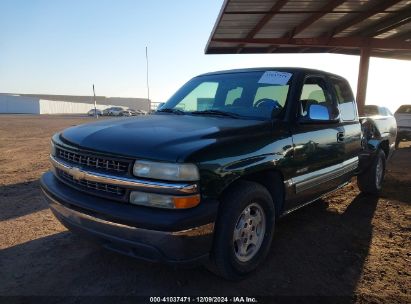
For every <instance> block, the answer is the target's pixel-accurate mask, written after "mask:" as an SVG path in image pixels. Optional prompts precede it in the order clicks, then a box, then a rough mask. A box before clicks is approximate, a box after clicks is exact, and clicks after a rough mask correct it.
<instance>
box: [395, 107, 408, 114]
mask: <svg viewBox="0 0 411 304" xmlns="http://www.w3.org/2000/svg"><path fill="white" fill-rule="evenodd" d="M395 113H402V114H411V105H403V106H401V107H399V108H398V110H397V112H395Z"/></svg>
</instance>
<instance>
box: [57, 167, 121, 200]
mask: <svg viewBox="0 0 411 304" xmlns="http://www.w3.org/2000/svg"><path fill="white" fill-rule="evenodd" d="M57 173H58V175H59V176H60V178H62V179H63V180H64V181H65V182H67V183H69V184H72V185H74V186H78V187H81V188H87V189H92V190H95V191H97V192H100V193H102V194H103V193H107V194H108V193H109V194H114V195H116V196H124V195H125V193H126V189H125V188H122V187H119V186H116V185H109V184H103V183H97V182H92V181H88V180H76V179H74V178H73V176H72V175H70V174H68V173H67V172H64V171H62V170H59V169H57Z"/></svg>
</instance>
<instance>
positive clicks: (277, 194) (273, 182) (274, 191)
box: [224, 170, 285, 217]
mask: <svg viewBox="0 0 411 304" xmlns="http://www.w3.org/2000/svg"><path fill="white" fill-rule="evenodd" d="M239 180H246V181H250V182H256V183H259V184H260V185H263V186H264V187H265V188H266V189H267V190H268V192H269V193H270V195H271V198H272V199H273V202H274V205H275V211H276V216H277V217H278V216H280V215H281V213H282V211H283V207H284V196H285V189H284V178H283V175H282V174H281V172H279V171H277V170H264V171H260V172H256V173H252V174H248V175H244V176H242V177H241V178H239V179H237V180H236V181H234V182H233V185H234V184H235V183H236V182H237V181H239ZM231 186H232V185H230V186H229V187H228V188H227V189H226V190H225V191H227V190H228V189H230V188H231ZM225 191H224V192H225ZM228 191H229V190H228Z"/></svg>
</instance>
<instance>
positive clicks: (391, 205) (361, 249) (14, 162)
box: [0, 115, 411, 303]
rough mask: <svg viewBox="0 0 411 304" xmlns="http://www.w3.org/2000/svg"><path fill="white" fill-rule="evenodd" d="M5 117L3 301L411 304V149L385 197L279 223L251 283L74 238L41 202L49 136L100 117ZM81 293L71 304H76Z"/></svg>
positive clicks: (0, 130) (342, 200)
mask: <svg viewBox="0 0 411 304" xmlns="http://www.w3.org/2000/svg"><path fill="white" fill-rule="evenodd" d="M91 120H92V118H86V117H70V116H29V115H20V116H18V115H1V116H0V295H2V296H13V295H55V296H82V295H88V296H95V295H162V296H188V295H192V296H194V295H201V296H205V295H214V296H216V295H237V296H238V295H240V296H268V295H276V296H330V298H328V299H329V300H330V302H335V299H337V298H333V297H345V296H349V297H351V298H350V299H352V300H353V301H356V302H374V303H380V302H386V303H387V302H389V303H395V302H398V303H403V302H411V225H410V223H411V208H410V204H411V143H410V142H408V143H402V144H401V145H400V149H399V150H397V151H396V153H395V155H394V157H393V159H392V161H391V162H390V164H389V171H388V173H387V176H386V181H385V184H384V190H383V193H382V196H381V197H380V198H379V199H377V198H373V197H367V196H363V195H360V194H359V191H358V189H357V187H356V185H355V182H353V183H352V184H350V185H348V186H346V187H344V188H343V189H341V190H339V191H338V192H337V193H335V194H333V195H330V196H328V197H327V198H324V199H322V200H319V201H317V202H315V203H313V204H311V205H310V206H307V207H305V208H302V209H300V210H299V211H297V212H295V213H294V214H291V215H289V216H288V217H286V218H284V219H282V220H281V221H280V222H279V223H278V227H277V230H276V235H275V238H274V241H273V245H272V251H271V253H270V255H269V257H268V259H267V260H266V261H265V263H264V265H263V266H262V267H261V268H260V269H259V270H258V271H257V272H255V273H254V274H252V275H251V276H250V277H249V278H247V279H245V280H243V281H241V282H227V281H224V280H223V279H220V278H218V277H216V276H214V275H213V274H211V273H209V272H208V271H207V270H205V269H203V268H201V267H199V268H194V269H186V268H183V269H181V268H180V269H175V268H171V267H169V266H165V265H160V264H150V263H146V262H141V261H138V260H135V259H132V258H128V257H124V256H121V255H118V254H115V253H112V252H109V251H106V250H104V249H102V248H100V247H98V246H97V245H95V244H93V243H90V242H88V241H85V240H83V239H82V238H80V237H78V236H76V235H74V234H72V233H70V232H68V231H67V230H66V229H65V228H64V227H63V226H62V225H60V223H59V222H58V221H57V220H56V219H55V218H54V217H53V216H52V214H51V212H50V211H49V209H48V208H47V205H46V204H45V203H44V202H43V200H42V198H41V196H40V190H39V181H38V180H39V177H40V175H41V174H42V173H43V172H44V171H46V170H47V169H48V168H49V163H48V150H49V140H50V137H51V135H52V134H53V133H55V132H57V131H58V130H61V129H64V128H66V127H69V126H72V125H77V124H80V123H85V122H88V121H91ZM75 299H76V298H75V297H74V298H73V297H71V298H66V299H64V302H73V303H74V302H76V301H75Z"/></svg>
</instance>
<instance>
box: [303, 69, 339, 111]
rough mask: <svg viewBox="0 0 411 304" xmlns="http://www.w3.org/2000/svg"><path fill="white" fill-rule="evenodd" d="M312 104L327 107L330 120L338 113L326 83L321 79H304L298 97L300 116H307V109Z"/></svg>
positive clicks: (311, 77) (313, 77)
mask: <svg viewBox="0 0 411 304" xmlns="http://www.w3.org/2000/svg"><path fill="white" fill-rule="evenodd" d="M313 104H320V105H322V106H325V107H327V109H328V111H329V113H330V117H331V118H333V117H335V116H336V113H338V111H337V110H338V108H337V105H336V103H335V102H334V101H333V99H332V95H331V94H330V90H329V88H328V86H327V82H326V81H325V79H324V78H322V77H316V76H310V77H307V78H306V79H305V81H304V85H303V88H302V91H301V96H300V116H302V117H305V116H307V114H308V111H307V110H308V107H309V106H310V105H313Z"/></svg>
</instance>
